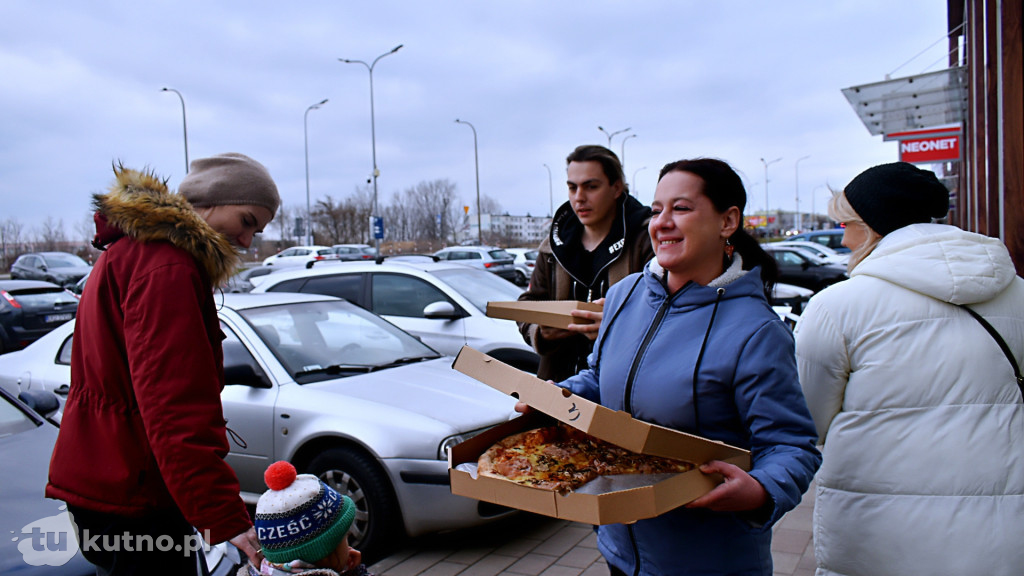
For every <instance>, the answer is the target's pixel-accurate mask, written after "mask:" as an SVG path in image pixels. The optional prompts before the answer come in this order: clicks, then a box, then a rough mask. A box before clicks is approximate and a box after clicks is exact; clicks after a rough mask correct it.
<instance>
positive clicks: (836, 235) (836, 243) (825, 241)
mask: <svg viewBox="0 0 1024 576" xmlns="http://www.w3.org/2000/svg"><path fill="white" fill-rule="evenodd" d="M788 239H789V240H799V241H802V242H816V243H818V244H821V245H823V246H828V247H829V248H831V249H833V250H835V251H836V252H839V253H840V254H849V253H850V249H849V248H847V247H846V246H843V229H842V228H831V229H828V230H811V231H810V232H803V233H801V234H796V235H794V236H790V237H789V238H788Z"/></svg>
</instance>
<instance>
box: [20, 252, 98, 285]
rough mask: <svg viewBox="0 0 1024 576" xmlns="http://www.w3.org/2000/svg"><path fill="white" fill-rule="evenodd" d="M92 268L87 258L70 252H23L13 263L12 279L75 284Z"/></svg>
mask: <svg viewBox="0 0 1024 576" xmlns="http://www.w3.org/2000/svg"><path fill="white" fill-rule="evenodd" d="M90 270H92V266H90V265H89V264H88V263H87V262H86V261H85V260H82V259H81V258H79V257H78V256H75V255H74V254H71V253H68V252H33V253H29V254H22V255H21V256H18V259H17V260H15V261H14V263H13V264H11V280H42V281H43V282H51V283H53V284H56V285H58V286H73V285H74V284H75V282H78V280H79V279H81V278H82V276H85V275H86V274H88V273H89V271H90Z"/></svg>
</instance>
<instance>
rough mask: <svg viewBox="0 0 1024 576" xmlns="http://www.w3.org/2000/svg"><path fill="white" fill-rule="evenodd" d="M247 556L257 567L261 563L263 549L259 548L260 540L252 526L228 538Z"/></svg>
mask: <svg viewBox="0 0 1024 576" xmlns="http://www.w3.org/2000/svg"><path fill="white" fill-rule="evenodd" d="M228 542H231V544H232V545H234V547H235V548H238V549H239V550H241V551H242V552H244V553H245V555H246V556H248V557H249V562H250V563H251V564H252V565H253V566H256V567H257V568H258V567H259V566H260V564H262V563H263V550H262V549H261V548H260V541H259V540H258V539H257V538H256V528H255V527H252V528H249V529H248V530H246V531H245V532H242V533H241V534H239V535H238V536H235V537H234V538H232V539H231V540H228Z"/></svg>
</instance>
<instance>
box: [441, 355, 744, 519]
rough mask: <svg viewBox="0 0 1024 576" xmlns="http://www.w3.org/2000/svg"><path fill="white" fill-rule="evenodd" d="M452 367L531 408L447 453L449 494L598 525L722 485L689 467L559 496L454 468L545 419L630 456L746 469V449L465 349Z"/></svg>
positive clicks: (659, 510)
mask: <svg viewBox="0 0 1024 576" xmlns="http://www.w3.org/2000/svg"><path fill="white" fill-rule="evenodd" d="M452 367H453V368H455V369H456V370H458V371H459V372H462V373H463V374H466V375H468V376H471V377H473V378H475V379H477V380H479V381H481V382H483V383H484V384H487V385H488V386H491V387H492V388H495V389H497V390H501V391H502V392H505V393H507V394H510V395H513V396H515V397H517V398H519V399H520V400H521V401H523V402H525V403H526V404H528V405H529V406H531V407H532V408H534V411H532V412H529V413H527V414H525V415H523V416H520V417H518V418H516V419H514V420H511V421H509V422H506V423H505V424H502V425H500V426H497V427H495V428H492V429H490V430H487V431H486V432H484V433H483V434H480V435H477V436H475V437H473V438H471V439H469V440H467V441H466V442H463V443H461V444H458V445H457V446H454V447H453V448H452V449H451V450H450V451H449V453H448V468H449V470H448V473H449V477H450V479H451V489H452V493H453V494H457V495H460V496H467V497H470V498H475V499H477V500H483V501H485V502H492V503H494V504H500V505H503V506H508V507H510V508H517V509H519V510H526V511H528V512H534V513H537V514H543V515H545V516H552V517H555V518H563V519H566V520H573V521H576V522H584V523H587V524H594V525H599V524H618V523H630V522H635V521H637V520H642V519H644V518H653V517H655V516H659V515H661V514H664V513H665V512H668V511H669V510H672V509H674V508H678V507H679V506H682V505H683V504H686V503H688V502H691V501H693V500H696V499H697V498H698V497H700V496H702V495H703V494H706V493H707V492H709V491H710V490H711V489H712V488H714V487H715V486H716V485H718V484H719V483H720V482H721V481H722V479H721V477H720V476H718V475H706V474H703V473H701V472H700V471H699V470H697V469H696V468H694V469H693V470H691V471H689V472H685V473H682V474H674V475H670V476H669V477H667V478H666V479H663V480H660V481H658V482H656V483H654V484H650V485H642V486H637V487H633V488H628V489H623V490H615V491H611V492H601V493H589V492H587V493H584V491H576V492H570V493H568V494H564V495H562V494H558V493H556V492H553V491H550V490H544V489H541V488H534V487H532V486H523V485H520V484H515V483H513V482H509V481H506V480H502V479H500V478H490V477H486V476H479V477H478V476H475V474H474V473H472V472H469V471H466V470H464V469H460V468H466V466H460V465H463V464H475V463H476V461H477V459H478V458H479V457H480V455H481V454H483V453H484V452H485V451H486V450H487V449H488V448H490V447H491V446H492V445H493V444H494V443H495V442H497V441H499V440H501V439H502V438H505V437H506V436H509V435H511V434H515V433H517V432H521V431H524V430H530V429H532V428H536V427H538V426H542V425H545V424H544V420H545V419H546V420H547V421H548V423H553V421H552V419H555V420H559V421H561V422H564V423H566V424H569V425H570V426H573V427H575V428H578V429H579V430H582V431H584V432H586V433H588V434H590V435H592V436H596V437H598V438H600V439H602V440H605V441H607V442H611V443H613V444H616V445H618V446H621V447H623V448H626V449H628V450H632V451H633V452H638V453H642V454H651V455H655V456H664V457H668V458H676V459H679V460H685V461H688V462H693V463H694V464H697V465H699V464H702V463H704V462H707V461H709V460H722V461H725V462H729V463H731V464H735V465H737V466H739V467H741V468H743V469H744V470H750V452H749V451H747V450H743V449H741V448H737V447H735V446H730V445H728V444H725V443H722V442H717V441H714V440H708V439H706V438H702V437H700V436H695V435H692V434H686V433H684V432H680V431H678V430H673V429H670V428H665V427H663V426H657V425H655V424H650V423H647V422H643V421H641V420H637V419H635V418H633V417H631V416H630V415H629V414H627V413H625V412H620V411H615V410H610V409H608V408H605V407H604V406H601V405H599V404H595V403H594V402H591V401H589V400H587V399H585V398H581V397H579V396H577V395H575V394H572V393H571V392H570V391H568V390H566V389H564V388H561V387H559V386H555V385H553V384H549V383H548V382H545V381H543V380H540V379H539V378H537V377H535V376H533V375H532V374H529V373H526V372H523V371H521V370H518V369H516V368H514V367H512V366H509V365H508V364H505V363H503V362H501V361H499V360H495V359H494V358H491V357H490V356H488V355H486V354H484V353H482V352H479V351H477V350H474V349H473V348H470V347H468V346H464V347H463V348H462V350H461V351H460V352H459V355H458V356H457V357H456V358H455V362H454V364H453V365H452Z"/></svg>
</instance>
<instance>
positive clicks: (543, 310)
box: [487, 300, 604, 329]
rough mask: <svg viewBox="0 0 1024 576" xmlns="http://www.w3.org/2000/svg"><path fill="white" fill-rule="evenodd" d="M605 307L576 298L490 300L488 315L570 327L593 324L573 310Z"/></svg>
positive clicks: (543, 324) (542, 324)
mask: <svg viewBox="0 0 1024 576" xmlns="http://www.w3.org/2000/svg"><path fill="white" fill-rule="evenodd" d="M603 308H604V307H603V306H601V305H600V304H594V303H593V302H577V301H575V300H547V301H539V302H538V301H522V302H519V301H515V302H488V303H487V315H488V316H490V317H491V318H504V319H505V320H515V321H516V322H527V323H529V324H538V325H540V326H550V327H552V328H562V329H565V328H568V327H569V324H593V323H594V321H593V320H590V319H589V318H577V317H575V316H573V315H572V314H571V313H572V311H573V310H589V311H591V312H600V311H601V310H602V309H603Z"/></svg>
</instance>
